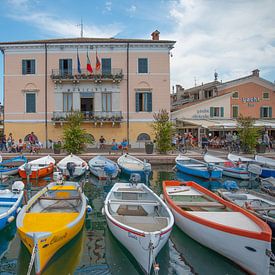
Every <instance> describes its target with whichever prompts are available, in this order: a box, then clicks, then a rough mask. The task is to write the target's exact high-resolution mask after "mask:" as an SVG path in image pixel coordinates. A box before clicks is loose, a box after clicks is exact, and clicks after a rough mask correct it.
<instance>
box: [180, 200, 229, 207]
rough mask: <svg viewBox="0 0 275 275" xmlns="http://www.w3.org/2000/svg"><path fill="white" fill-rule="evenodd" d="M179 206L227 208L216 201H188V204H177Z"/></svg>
mask: <svg viewBox="0 0 275 275" xmlns="http://www.w3.org/2000/svg"><path fill="white" fill-rule="evenodd" d="M176 205H177V206H180V207H189V206H190V207H220V208H226V206H225V205H223V204H221V203H219V202H215V201H187V202H176Z"/></svg>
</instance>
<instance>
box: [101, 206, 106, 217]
mask: <svg viewBox="0 0 275 275" xmlns="http://www.w3.org/2000/svg"><path fill="white" fill-rule="evenodd" d="M101 213H102V216H105V210H104V207H102V209H101Z"/></svg>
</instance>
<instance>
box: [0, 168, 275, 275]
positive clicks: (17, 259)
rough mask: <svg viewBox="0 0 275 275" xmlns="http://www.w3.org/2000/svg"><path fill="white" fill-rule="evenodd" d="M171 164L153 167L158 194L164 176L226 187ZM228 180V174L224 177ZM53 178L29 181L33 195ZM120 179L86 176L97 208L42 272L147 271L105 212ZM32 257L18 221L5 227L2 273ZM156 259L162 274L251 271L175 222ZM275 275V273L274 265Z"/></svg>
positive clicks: (15, 270) (23, 268)
mask: <svg viewBox="0 0 275 275" xmlns="http://www.w3.org/2000/svg"><path fill="white" fill-rule="evenodd" d="M172 168H173V167H172V166H159V167H153V175H152V178H151V179H150V183H149V185H150V187H151V188H152V190H153V191H154V192H156V193H157V194H161V193H162V181H163V180H166V179H179V180H184V181H186V180H193V181H196V182H197V183H199V184H201V185H202V186H204V187H206V188H209V189H211V190H215V189H216V188H218V187H220V186H221V182H217V181H207V180H202V179H198V178H195V177H190V176H187V175H184V174H181V173H176V172H173V170H172ZM13 180H14V179H11V180H10V182H12V181H13ZM224 180H226V179H222V181H224ZM231 180H232V179H231ZM50 181H51V178H50V177H49V178H45V179H41V180H39V181H38V182H35V181H34V182H32V185H31V186H28V187H31V189H32V190H29V193H28V195H29V196H31V195H33V194H34V193H35V192H37V191H38V190H40V189H41V188H42V186H45V185H46V184H48V183H49V182H50ZM117 181H126V179H125V178H123V177H121V178H119V179H117V180H114V181H113V182H111V181H99V180H98V179H96V178H95V177H93V176H90V175H89V176H87V177H86V179H83V181H82V185H83V189H84V192H85V195H86V196H87V198H88V199H89V204H90V205H91V207H92V209H93V210H92V212H91V213H90V214H88V215H87V217H86V222H85V226H84V228H83V230H82V231H81V232H80V233H79V234H78V235H77V236H76V237H75V238H74V239H73V240H72V241H71V242H69V243H68V244H67V245H66V246H64V247H63V248H62V249H61V250H59V251H58V253H57V254H56V255H55V256H54V257H53V259H52V260H51V261H50V263H49V264H48V265H47V268H46V269H45V270H44V272H43V273H42V274H49V275H50V274H51V275H53V274H58V275H61V274H64V275H65V274H66V275H68V274H79V275H80V274H95V275H97V274H98V275H101V274H102V275H107V274H126V275H129V274H131V275H135V274H143V273H142V271H141V269H140V267H139V265H138V264H137V262H136V261H135V259H134V258H133V257H132V256H131V254H130V253H129V252H128V251H127V250H126V249H125V248H124V247H123V246H122V245H121V244H120V243H119V242H118V241H117V240H116V239H115V238H114V236H113V235H112V233H111V232H110V231H109V229H108V227H107V223H106V220H105V217H104V216H103V215H102V207H103V203H104V199H105V197H106V195H107V193H108V192H109V190H110V189H111V187H112V185H113V183H114V182H117ZM238 185H239V186H240V187H241V188H252V189H257V187H258V185H259V183H258V182H257V181H242V182H238ZM0 187H1V189H3V188H7V184H6V183H5V184H1V185H0ZM217 241H219V242H222V241H223V240H217ZM29 262H30V254H29V253H28V251H27V249H26V248H25V247H24V245H22V244H21V242H20V239H19V238H18V235H17V233H16V224H15V222H13V223H12V224H10V225H9V226H8V227H7V228H5V230H3V231H1V232H0V274H1V275H2V274H5V275H9V274H27V270H28V266H29ZM157 263H159V265H160V270H159V273H158V274H160V275H164V274H165V275H167V274H170V275H172V274H179V275H185V274H186V275H189V274H203V275H205V274H211V275H223V274H224V275H225V274H227V275H230V274H231V275H238V274H246V273H245V272H244V271H243V270H241V269H240V268H239V267H238V266H236V265H235V264H234V263H233V262H231V261H230V260H229V259H227V258H225V257H223V256H221V255H219V254H218V253H216V252H214V251H212V250H210V249H208V248H206V247H204V246H202V245H201V244H199V243H197V242H196V241H194V240H193V239H191V238H189V237H188V236H187V235H186V234H184V233H183V232H182V231H181V230H180V229H179V228H178V227H177V226H174V228H173V230H172V233H171V235H170V239H169V241H168V243H167V244H166V245H165V246H164V248H163V249H162V250H161V252H160V253H159V255H158V257H157ZM32 274H34V273H32ZM152 274H153V271H152ZM271 274H275V272H274V267H273V266H272V267H271Z"/></svg>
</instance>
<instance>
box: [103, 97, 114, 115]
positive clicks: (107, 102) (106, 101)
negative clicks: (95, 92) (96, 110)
mask: <svg viewBox="0 0 275 275" xmlns="http://www.w3.org/2000/svg"><path fill="white" fill-rule="evenodd" d="M102 112H112V94H111V93H103V94H102Z"/></svg>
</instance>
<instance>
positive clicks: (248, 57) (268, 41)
mask: <svg viewBox="0 0 275 275" xmlns="http://www.w3.org/2000/svg"><path fill="white" fill-rule="evenodd" d="M274 11H275V2H274V1H272V0H264V1H245V0H243V1H202V0H201V1H200V0H191V1H190V0H180V1H178V2H176V3H172V4H171V6H170V13H169V16H170V20H172V21H174V28H173V30H171V32H170V33H169V34H166V35H165V36H163V35H162V37H161V38H162V39H171V40H176V41H177V43H176V45H175V49H173V57H172V58H171V82H172V83H173V84H176V83H177V84H182V85H183V86H184V87H186V88H187V87H191V86H193V85H194V77H196V79H197V83H198V81H199V84H200V83H201V82H204V83H205V82H209V81H213V80H214V72H215V70H217V72H218V73H219V78H220V79H221V78H222V80H223V81H227V80H232V79H234V78H238V77H242V76H245V75H248V74H250V73H251V71H252V70H253V69H256V68H259V69H260V70H261V76H263V77H264V75H265V74H266V75H268V74H270V72H271V71H273V72H274V71H275V64H274V58H275V28H274V27H273V26H274V25H275V19H274ZM274 78H275V76H274Z"/></svg>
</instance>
